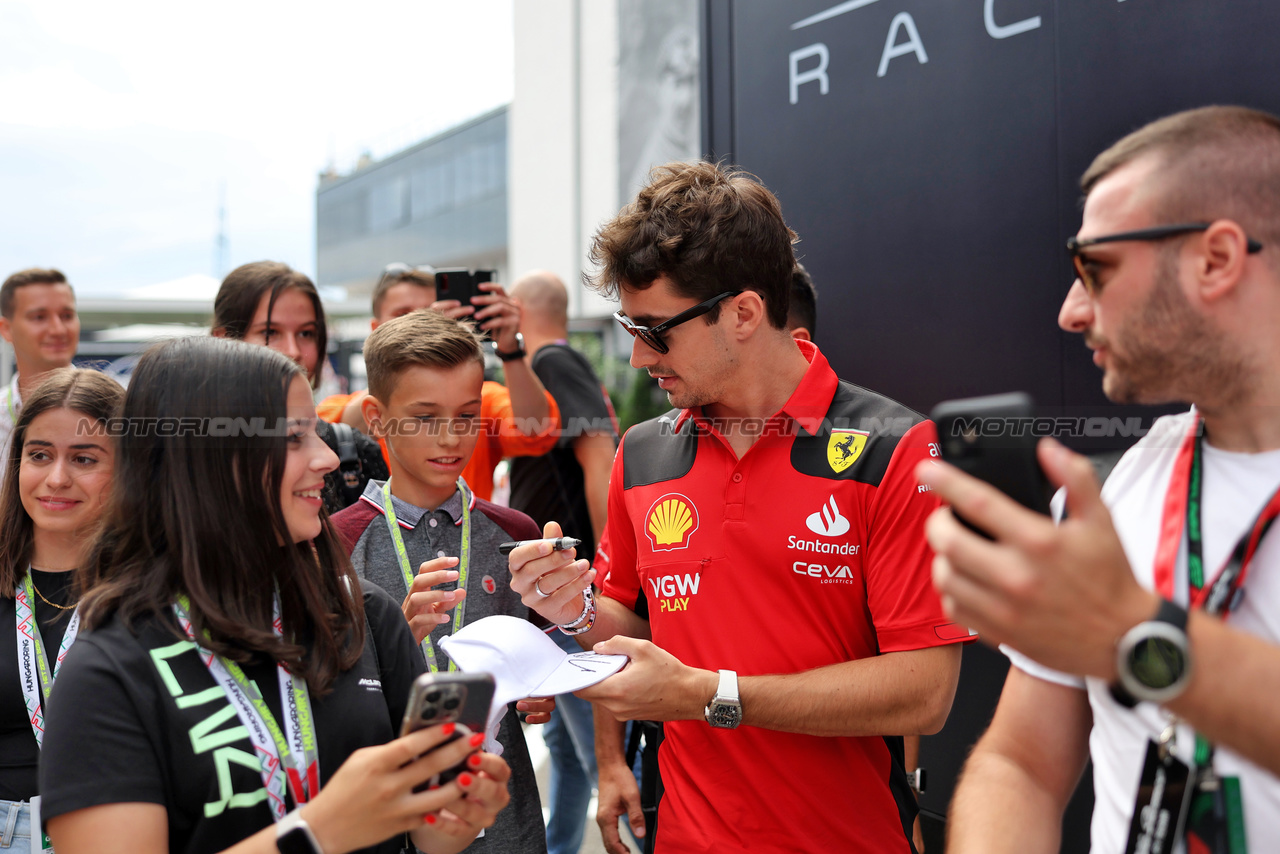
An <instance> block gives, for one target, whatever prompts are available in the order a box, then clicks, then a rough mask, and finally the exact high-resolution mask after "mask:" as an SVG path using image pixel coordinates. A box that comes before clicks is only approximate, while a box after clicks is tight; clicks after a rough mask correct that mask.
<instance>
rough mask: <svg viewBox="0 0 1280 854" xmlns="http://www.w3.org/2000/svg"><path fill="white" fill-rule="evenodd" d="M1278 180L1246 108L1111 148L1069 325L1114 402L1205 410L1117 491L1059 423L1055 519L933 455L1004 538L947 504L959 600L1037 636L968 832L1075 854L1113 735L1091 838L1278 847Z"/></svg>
mask: <svg viewBox="0 0 1280 854" xmlns="http://www.w3.org/2000/svg"><path fill="white" fill-rule="evenodd" d="M1277 186H1280V119H1278V118H1277V117H1275V116H1271V115H1269V114H1266V113H1261V112H1257V111H1254V110H1248V109H1244V108H1240V107H1208V108H1204V109H1199V110H1192V111H1188V112H1184V113H1178V114H1175V115H1172V116H1169V117H1167V118H1164V119H1161V120H1159V121H1156V122H1153V123H1152V124H1149V125H1147V126H1146V127H1144V128H1141V129H1140V130H1137V131H1135V132H1134V133H1132V134H1130V135H1129V136H1126V137H1125V138H1124V139H1121V140H1120V141H1119V142H1117V143H1116V144H1115V145H1113V146H1111V148H1109V149H1107V150H1106V151H1104V152H1103V153H1102V154H1100V155H1098V157H1097V158H1096V159H1095V160H1094V162H1093V164H1092V165H1091V166H1090V167H1089V169H1088V170H1087V171H1086V172H1085V174H1084V177H1083V178H1082V179H1081V187H1082V189H1083V190H1084V193H1085V206H1084V219H1083V222H1082V224H1081V226H1080V231H1079V232H1078V234H1077V235H1076V236H1075V237H1073V238H1071V240H1069V241H1068V244H1067V248H1068V251H1069V252H1070V254H1071V257H1072V260H1073V262H1074V263H1075V267H1076V273H1077V277H1076V280H1075V282H1074V283H1073V284H1072V286H1071V290H1070V291H1069V292H1068V294H1067V298H1066V301H1065V302H1064V303H1063V306H1062V309H1061V313H1060V314H1059V318H1058V321H1059V324H1060V325H1061V326H1062V328H1063V329H1065V330H1067V331H1069V332H1079V333H1081V334H1083V335H1084V341H1085V344H1086V345H1087V346H1088V347H1089V348H1090V349H1091V350H1093V353H1094V362H1095V364H1097V365H1098V366H1099V367H1101V368H1102V369H1103V390H1104V391H1105V392H1106V394H1107V396H1108V397H1109V398H1111V399H1112V400H1114V401H1116V402H1120V403H1165V402H1172V401H1180V402H1189V403H1194V404H1195V408H1194V409H1192V410H1191V411H1190V412H1186V413H1183V414H1181V415H1174V416H1168V417H1165V418H1161V419H1159V420H1158V421H1157V422H1156V423H1155V425H1154V426H1153V427H1152V429H1151V431H1150V432H1149V433H1148V434H1147V435H1146V436H1145V437H1144V438H1143V439H1142V440H1141V441H1140V442H1138V444H1137V445H1135V446H1134V447H1133V448H1132V449H1130V451H1129V452H1128V453H1126V454H1125V456H1124V457H1123V458H1122V459H1121V460H1120V462H1119V463H1118V464H1117V465H1116V467H1115V469H1114V470H1113V472H1112V474H1111V476H1110V478H1109V479H1108V481H1107V484H1106V487H1105V488H1104V489H1102V490H1101V494H1099V489H1098V485H1097V482H1096V480H1095V479H1094V477H1093V473H1092V468H1091V466H1090V464H1089V462H1088V461H1087V460H1086V459H1084V458H1083V457H1079V456H1076V455H1074V454H1072V453H1070V452H1068V451H1067V450H1065V449H1064V448H1062V447H1061V446H1060V445H1058V444H1057V443H1055V442H1052V441H1050V440H1043V441H1042V442H1041V445H1040V448H1039V458H1040V462H1041V464H1042V465H1043V467H1044V470H1045V472H1046V474H1047V475H1048V476H1049V479H1050V480H1051V481H1053V482H1054V483H1055V484H1056V485H1060V486H1065V487H1066V509H1067V514H1068V515H1067V518H1066V520H1065V521H1063V522H1062V523H1061V524H1060V525H1058V526H1056V527H1055V526H1054V525H1053V523H1052V522H1051V521H1050V520H1048V519H1047V518H1045V517H1042V516H1038V515H1037V514H1034V513H1032V512H1030V511H1028V510H1025V509H1023V508H1021V507H1018V506H1016V505H1015V504H1014V503H1013V502H1012V501H1010V500H1008V499H1007V498H1006V497H1004V496H1002V495H1000V494H999V493H997V492H996V491H995V490H993V489H991V488H990V487H988V486H986V485H985V484H982V483H980V482H978V481H976V480H974V479H972V478H969V477H967V476H965V475H963V474H961V473H960V472H958V471H956V470H955V469H953V468H950V467H948V466H921V467H920V468H919V469H918V473H919V475H920V478H921V480H922V481H923V482H925V483H927V484H929V485H932V486H933V487H934V489H935V490H936V491H937V492H938V493H939V494H940V495H941V496H942V497H943V498H944V499H946V500H948V501H950V502H951V503H952V505H953V506H954V507H955V510H956V513H957V514H961V515H963V516H964V517H965V518H966V519H968V520H970V521H971V522H973V523H974V524H975V525H977V526H978V527H980V528H982V529H984V530H986V531H987V532H989V533H990V534H991V535H992V537H993V538H994V541H984V540H982V539H980V538H979V537H977V536H976V535H974V534H972V533H970V532H968V531H966V530H964V529H963V528H961V527H960V526H959V525H958V524H957V523H956V521H955V518H954V517H953V516H952V514H951V513H950V512H949V511H946V510H941V511H938V512H937V513H935V514H934V515H933V517H931V518H930V520H929V525H928V536H929V541H930V543H931V544H932V545H933V546H934V548H935V549H936V550H937V551H938V558H937V560H936V561H935V564H934V581H935V583H936V584H937V587H938V590H939V592H940V593H941V594H942V596H943V601H944V602H946V603H947V605H948V609H949V611H950V612H951V613H952V614H953V616H955V617H956V618H957V619H959V620H961V621H963V622H965V623H967V624H970V625H972V626H974V627H976V628H978V629H980V630H981V631H982V633H983V634H984V635H985V636H987V637H988V638H989V639H993V640H995V641H1000V642H1004V643H1006V644H1008V645H1009V646H1010V647H1012V648H1014V649H1016V650H1018V652H1017V653H1014V652H1012V650H1010V656H1011V658H1012V659H1013V663H1014V665H1015V666H1014V667H1013V668H1011V669H1010V671H1009V676H1008V678H1007V681H1006V683H1005V687H1004V692H1003V694H1002V695H1001V699H1000V704H999V707H998V708H997V710H996V713H995V718H994V720H993V722H992V725H991V728H990V729H989V730H988V731H987V733H986V735H985V736H983V738H982V740H981V741H980V742H979V743H978V745H977V747H975V749H974V751H973V753H972V755H971V756H970V758H969V762H968V764H967V766H966V769H965V772H964V777H963V778H962V780H961V783H960V786H959V788H958V789H957V792H956V797H955V800H954V802H953V803H952V807H951V816H952V821H951V828H950V833H951V837H950V843H951V844H950V846H949V850H951V851H966V852H967V851H975V852H976V851H981V852H984V854H985V852H1000V851H1018V852H1027V851H1041V850H1044V851H1048V850H1054V851H1056V850H1057V845H1058V838H1059V831H1058V828H1059V825H1060V823H1061V819H1062V811H1063V808H1064V806H1065V804H1066V803H1067V800H1068V799H1069V798H1070V796H1071V793H1072V791H1073V789H1074V788H1075V785H1076V781H1077V780H1078V778H1079V776H1080V772H1081V769H1082V768H1083V766H1084V762H1085V759H1086V758H1087V757H1088V756H1089V755H1090V753H1091V754H1092V759H1093V765H1094V792H1095V804H1094V813H1093V824H1092V828H1091V838H1092V844H1093V850H1094V851H1106V852H1111V851H1115V852H1119V851H1134V850H1147V851H1152V852H1166V851H1183V850H1186V851H1187V852H1190V854H1199V852H1214V853H1215V854H1218V852H1225V853H1226V854H1236V852H1243V851H1246V850H1249V849H1250V848H1251V849H1252V850H1253V851H1255V852H1256V851H1261V850H1264V846H1266V845H1269V844H1270V840H1271V837H1272V836H1273V835H1274V832H1275V828H1276V827H1277V826H1280V779H1277V777H1276V773H1277V772H1280V728H1277V727H1276V725H1275V719H1274V714H1275V698H1276V697H1277V696H1280V646H1277V643H1278V642H1280V620H1278V619H1277V614H1278V613H1280V608H1278V607H1277V606H1278V605H1280V537H1277V535H1275V534H1274V533H1268V532H1269V530H1270V525H1271V522H1272V521H1273V520H1274V519H1275V517H1276V516H1277V514H1280V489H1278V487H1280V408H1278V407H1277V404H1280V337H1278V336H1277V335H1276V329H1277V328H1280V260H1277V259H1278V258H1280V255H1277V254H1276V253H1277V252H1278V251H1280V196H1277V193H1276V187H1277ZM1050 668H1052V669H1050ZM1068 674H1081V675H1080V676H1071V675H1068ZM1268 850H1269V849H1268Z"/></svg>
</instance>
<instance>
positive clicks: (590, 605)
mask: <svg viewBox="0 0 1280 854" xmlns="http://www.w3.org/2000/svg"><path fill="white" fill-rule="evenodd" d="M579 623H581V625H579ZM595 624H596V600H595V597H594V596H592V595H591V588H590V587H587V588H585V589H584V590H583V591H582V613H581V614H579V615H578V618H577V619H576V620H574V621H573V622H572V623H563V624H561V623H557V624H556V628H558V629H559V630H560V631H562V632H564V633H565V634H566V635H580V634H582V633H583V632H589V631H591V627H592V626H594V625H595Z"/></svg>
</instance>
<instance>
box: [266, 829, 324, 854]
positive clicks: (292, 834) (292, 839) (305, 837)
mask: <svg viewBox="0 0 1280 854" xmlns="http://www.w3.org/2000/svg"><path fill="white" fill-rule="evenodd" d="M276 850H278V851H279V852H280V854H320V849H319V848H318V847H316V845H315V844H314V843H313V842H312V836H311V834H310V833H309V832H308V831H307V829H306V828H305V827H295V828H293V829H292V830H289V831H287V832H285V833H283V834H281V835H280V836H277V837H276Z"/></svg>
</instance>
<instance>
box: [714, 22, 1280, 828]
mask: <svg viewBox="0 0 1280 854" xmlns="http://www.w3.org/2000/svg"><path fill="white" fill-rule="evenodd" d="M987 6H990V12H991V21H990V22H988V21H986V20H985V12H986V8H984V7H987ZM704 12H705V14H704V35H705V39H704V81H703V87H704V88H703V98H704V111H703V122H704V135H705V140H704V147H705V150H706V151H707V153H708V154H710V155H711V156H713V157H716V158H726V159H728V160H729V161H731V162H734V163H737V164H739V165H741V166H742V167H743V168H745V169H747V170H749V171H751V172H754V173H755V174H757V175H759V176H760V178H761V179H762V180H763V181H764V183H765V184H766V185H767V186H768V187H769V188H770V189H772V190H773V191H774V192H775V193H777V195H778V197H779V198H780V199H781V200H782V206H783V212H784V214H785V216H786V217H787V221H788V223H789V224H790V225H791V226H792V227H793V228H794V229H795V230H796V231H797V232H798V233H799V235H800V237H801V242H800V244H799V245H798V247H797V254H798V255H799V256H800V259H801V260H802V261H803V263H804V264H805V265H806V266H807V267H808V268H809V270H810V271H811V272H812V274H813V277H814V280H815V282H816V283H817V286H818V293H819V297H818V304H819V309H820V311H819V320H818V331H817V340H818V343H819V344H820V345H821V346H822V348H823V350H824V352H826V354H827V355H828V357H829V358H830V359H831V362H832V364H833V365H834V366H835V368H836V370H837V371H838V372H839V373H840V375H841V376H843V377H845V378H847V379H849V380H852V381H854V382H858V383H861V384H864V385H867V386H869V387H871V388H873V389H876V390H877V391H881V392H884V393H886V394H889V395H891V396H893V397H896V398H898V399H899V400H901V401H903V402H904V403H906V404H908V405H910V406H913V407H915V408H917V409H920V410H923V411H928V409H929V408H930V407H932V406H933V405H934V404H935V403H936V402H938V401H939V400H942V399H945V398H949V397H959V396H964V395H970V394H982V393H990V392H997V391H1006V390H1010V389H1015V388H1017V389H1025V390H1027V391H1030V392H1031V393H1032V394H1034V395H1035V397H1036V398H1037V400H1038V401H1040V403H1041V404H1042V407H1043V408H1044V409H1045V410H1046V414H1055V413H1057V412H1065V413H1069V414H1086V415H1107V416H1120V417H1128V416H1130V415H1132V414H1135V413H1141V414H1142V415H1143V416H1144V417H1145V418H1146V419H1150V417H1151V416H1152V412H1151V410H1145V411H1144V410H1136V409H1128V408H1116V407H1110V406H1109V405H1108V404H1107V403H1106V401H1105V399H1104V398H1103V396H1102V393H1101V377H1100V374H1099V372H1098V370H1097V369H1096V368H1095V367H1094V365H1093V364H1092V361H1091V360H1090V358H1089V353H1088V351H1087V350H1086V349H1085V348H1084V346H1083V344H1082V342H1081V340H1080V337H1079V336H1077V335H1070V334H1067V333H1063V332H1061V331H1060V330H1058V328H1057V322H1056V321H1057V313H1058V307H1059V305H1060V302H1061V300H1062V297H1063V296H1064V295H1065V294H1066V290H1067V288H1068V286H1069V285H1070V280H1071V273H1070V265H1069V263H1068V262H1067V259H1066V254H1065V252H1064V250H1063V242H1064V241H1065V239H1066V238H1067V237H1068V236H1069V235H1071V234H1073V233H1075V231H1076V229H1077V228H1078V227H1079V223H1080V199H1079V190H1078V187H1077V181H1078V179H1079V176H1080V174H1081V173H1082V172H1083V171H1084V169H1085V168H1086V167H1087V166H1088V164H1089V162H1090V161H1091V160H1092V158H1093V157H1094V155H1096V154H1097V153H1098V152H1099V151H1101V150H1102V149H1103V148H1105V147H1106V146H1107V145H1109V144H1110V143H1112V142H1114V141H1115V140H1117V139H1119V138H1120V137H1121V136H1123V135H1124V134H1126V133H1128V132H1129V131H1131V130H1134V129H1136V128H1138V127H1140V126H1141V125H1143V124H1145V123H1146V122H1148V121H1150V120H1152V119H1154V118H1157V117H1159V116H1161V115H1166V114H1168V113H1171V112H1175V111H1177V110H1181V109H1187V108H1191V107H1197V106H1204V105H1206V104H1213V103H1233V104H1244V105H1247V106H1252V107H1258V108H1261V109H1265V110H1270V111H1271V112H1275V113H1280V84H1278V82H1277V81H1280V50H1276V49H1275V46H1276V35H1277V33H1280V2H1276V0H947V2H939V0H854V2H848V3H836V2H832V0H787V2H781V0H704ZM824 12H834V13H837V14H832V15H830V16H829V17H827V18H826V19H825V20H820V21H816V22H813V23H810V24H808V25H805V26H795V25H797V24H800V23H801V22H803V21H805V20H806V19H809V18H811V17H812V16H815V15H819V14H821V13H824ZM908 16H909V18H910V24H909V25H908V23H907V21H906V18H907V17H908ZM1034 19H1038V21H1035V25H1033V21H1034ZM992 27H994V28H995V31H996V34H997V35H1000V36H1002V37H999V38H997V37H995V36H993V35H992V33H991V31H990V30H991V28H992ZM1015 31H1016V32H1015ZM891 34H892V35H891ZM912 42H916V43H918V49H917V47H916V46H915V45H913V44H910V43H912ZM886 44H888V52H889V53H891V54H894V56H891V57H890V58H889V60H888V61H887V63H885V62H884V55H885V53H886ZM796 52H798V53H800V54H804V55H803V56H801V57H800V58H799V59H798V60H797V61H796V74H798V76H799V77H800V78H802V79H805V78H807V79H808V82H803V83H800V84H799V85H798V86H797V87H796V89H795V103H794V104H793V103H792V70H791V56H792V54H793V53H796ZM824 58H825V87H826V92H825V94H824V93H823V87H824V82H823V80H822V79H821V75H817V74H815V73H813V72H814V69H816V68H818V66H819V65H820V63H821V62H822V61H823V60H824ZM922 60H927V61H922ZM882 64H883V65H884V73H883V74H881V73H880V71H881V67H882ZM1131 441H1133V438H1132V437H1128V438H1125V437H1113V438H1111V439H1107V440H1100V441H1096V442H1094V443H1092V444H1091V445H1090V444H1088V443H1084V442H1081V441H1075V442H1073V443H1072V444H1075V445H1077V446H1080V447H1086V448H1090V449H1092V450H1101V449H1103V448H1106V447H1116V446H1123V445H1125V444H1128V443H1129V442H1131ZM1005 667H1006V663H1005V661H1004V659H1003V657H1002V656H1000V655H999V654H998V653H995V652H993V651H991V650H988V649H984V648H973V649H970V650H967V651H966V654H965V664H964V671H963V673H962V678H961V684H960V692H959V695H958V696H957V699H956V704H955V706H954V708H953V711H952V714H951V717H950V719H949V720H948V723H947V726H946V728H945V729H944V730H943V731H942V733H940V734H939V735H938V736H935V737H931V738H928V739H925V741H924V744H923V745H922V748H921V753H922V760H923V762H924V764H925V765H926V766H932V770H933V772H934V773H933V774H931V776H930V791H929V792H928V793H926V795H925V797H924V798H922V801H921V805H922V807H924V808H925V809H926V811H928V812H929V813H930V814H932V815H934V816H937V815H940V814H942V813H943V812H945V810H946V805H947V803H948V802H949V800H950V795H951V791H952V788H953V786H954V778H955V773H956V771H957V769H958V768H959V765H960V763H961V762H962V761H963V758H964V756H965V755H966V754H967V752H968V746H969V745H970V744H972V742H973V740H974V739H975V738H976V737H977V736H978V735H979V734H980V733H981V731H982V730H983V729H984V728H985V726H986V724H987V722H988V720H989V719H990V715H991V711H992V709H993V708H994V704H995V700H996V697H997V695H998V691H999V686H1000V684H1001V683H1002V682H1003V670H1004V668H1005ZM1088 796H1089V793H1088V787H1087V785H1086V786H1085V787H1083V791H1082V792H1081V793H1079V794H1078V796H1077V798H1076V801H1075V802H1074V803H1073V806H1072V808H1071V810H1070V811H1069V814H1068V819H1067V820H1066V821H1065V822H1064V847H1063V850H1064V851H1071V852H1075V851H1084V850H1087V848H1088V818H1087V816H1088V812H1089V809H1088V808H1089V799H1088Z"/></svg>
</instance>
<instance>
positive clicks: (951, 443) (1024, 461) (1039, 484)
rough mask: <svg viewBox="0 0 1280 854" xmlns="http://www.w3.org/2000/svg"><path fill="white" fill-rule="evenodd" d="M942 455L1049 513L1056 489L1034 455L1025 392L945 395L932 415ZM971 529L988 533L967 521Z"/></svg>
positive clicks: (1029, 403) (1031, 413)
mask: <svg viewBox="0 0 1280 854" xmlns="http://www.w3.org/2000/svg"><path fill="white" fill-rule="evenodd" d="M929 417H930V418H931V419H933V423H934V424H936V425H937V427H938V443H939V445H940V446H941V448H942V458H943V459H944V460H946V461H947V462H949V463H951V464H952V465H953V466H955V467H956V468H958V469H960V470H961V471H963V472H966V473H968V474H971V475H973V476H974V477H976V478H978V479H980V480H985V481H986V482H987V483H989V484H991V485H992V486H994V487H995V488H996V489H999V490H1000V491H1001V492H1003V493H1004V494H1005V495H1008V496H1009V497H1010V498H1012V499H1013V500H1014V501H1017V502H1018V503H1019V504H1021V505H1022V506H1024V507H1028V508H1030V509H1032V510H1035V511H1036V512H1037V513H1044V514H1045V515H1048V514H1049V500H1050V499H1051V498H1052V497H1053V488H1052V486H1050V484H1049V481H1048V479H1047V478H1046V477H1045V476H1044V471H1043V470H1041V468H1040V463H1039V461H1038V460H1037V459H1036V442H1037V437H1036V435H1035V433H1034V430H1033V429H1032V428H1033V426H1034V422H1035V404H1034V402H1033V401H1032V400H1031V396H1030V395H1028V394H1026V393H1024V392H1011V393H1009V394H996V395H991V396H989V397H970V398H965V399H963V400H947V401H943V402H942V403H939V404H938V405H937V406H935V407H934V409H933V412H932V413H931V414H930V416H929ZM956 518H957V519H960V521H961V522H963V523H964V524H965V525H967V526H968V527H969V528H971V529H973V530H974V531H977V532H978V533H979V534H983V536H986V533H985V532H984V531H982V530H980V529H978V528H976V527H975V526H973V525H972V524H970V523H969V522H968V521H967V520H965V519H963V518H960V515H959V514H956Z"/></svg>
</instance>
